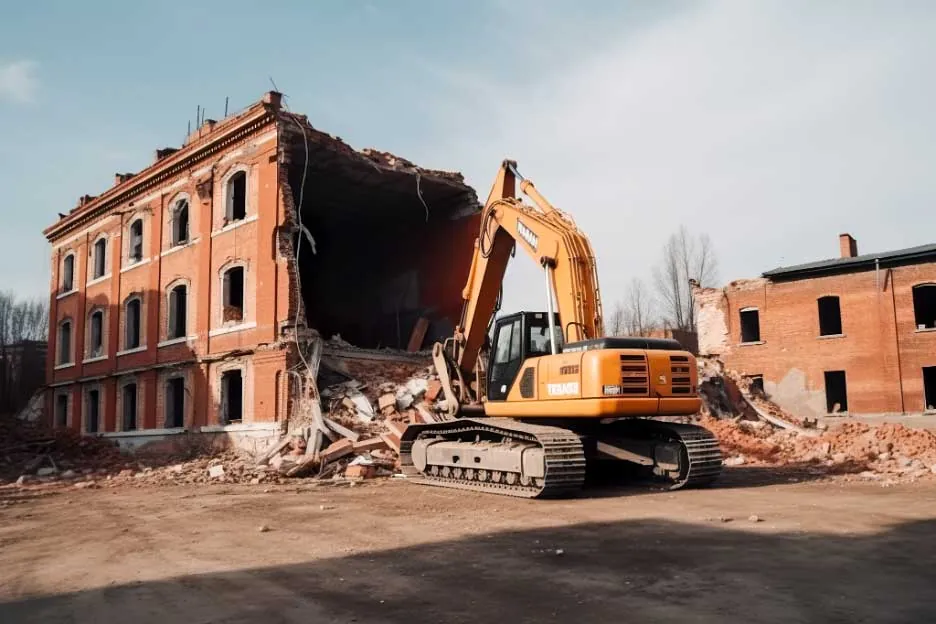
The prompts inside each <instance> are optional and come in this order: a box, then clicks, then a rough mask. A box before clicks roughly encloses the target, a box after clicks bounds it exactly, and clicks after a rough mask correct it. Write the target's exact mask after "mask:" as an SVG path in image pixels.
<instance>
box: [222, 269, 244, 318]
mask: <svg viewBox="0 0 936 624" xmlns="http://www.w3.org/2000/svg"><path fill="white" fill-rule="evenodd" d="M222 290H223V291H224V292H223V295H222V304H223V306H224V309H223V311H222V319H221V320H222V321H223V322H225V323H226V322H228V321H243V320H244V267H231V268H230V269H228V270H227V271H225V272H224V279H223V288H222Z"/></svg>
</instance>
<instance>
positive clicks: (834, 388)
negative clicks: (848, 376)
mask: <svg viewBox="0 0 936 624" xmlns="http://www.w3.org/2000/svg"><path fill="white" fill-rule="evenodd" d="M825 392H826V410H827V411H828V413H830V414H841V413H844V412H847V411H848V387H847V386H846V384H845V371H826V372H825Z"/></svg>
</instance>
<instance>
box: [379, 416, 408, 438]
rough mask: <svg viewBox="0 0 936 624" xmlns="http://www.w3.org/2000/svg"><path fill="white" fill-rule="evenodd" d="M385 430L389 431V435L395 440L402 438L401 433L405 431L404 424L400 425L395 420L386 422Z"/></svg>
mask: <svg viewBox="0 0 936 624" xmlns="http://www.w3.org/2000/svg"><path fill="white" fill-rule="evenodd" d="M384 424H385V425H386V427H387V429H389V430H390V433H392V434H393V435H395V436H396V437H397V439H400V438H402V437H403V432H404V431H406V423H401V422H398V421H396V420H388V421H386V422H385V423H384Z"/></svg>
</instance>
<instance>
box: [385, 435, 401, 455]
mask: <svg viewBox="0 0 936 624" xmlns="http://www.w3.org/2000/svg"><path fill="white" fill-rule="evenodd" d="M380 439H381V440H383V441H384V443H385V444H386V445H387V447H388V448H391V449H393V450H394V451H396V452H397V453H399V452H400V437H399V436H397V435H394V434H392V433H381V434H380Z"/></svg>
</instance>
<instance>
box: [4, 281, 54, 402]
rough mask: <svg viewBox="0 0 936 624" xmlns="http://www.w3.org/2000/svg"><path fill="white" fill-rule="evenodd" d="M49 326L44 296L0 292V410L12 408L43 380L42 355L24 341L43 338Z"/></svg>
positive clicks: (43, 339) (47, 308) (45, 336)
mask: <svg viewBox="0 0 936 624" xmlns="http://www.w3.org/2000/svg"><path fill="white" fill-rule="evenodd" d="M48 327H49V307H48V304H47V303H46V302H45V301H44V300H42V299H24V300H17V298H16V296H15V295H14V294H13V293H12V292H0V412H10V411H15V410H16V409H18V408H19V407H21V406H22V405H23V404H24V403H25V401H26V400H28V399H29V397H30V396H31V395H32V392H33V391H34V390H35V389H36V388H37V387H39V386H40V385H41V384H42V381H43V367H42V362H41V356H40V355H39V352H38V351H37V350H36V347H35V345H29V344H24V343H25V341H35V342H41V341H45V340H46V339H47V336H48Z"/></svg>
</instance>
